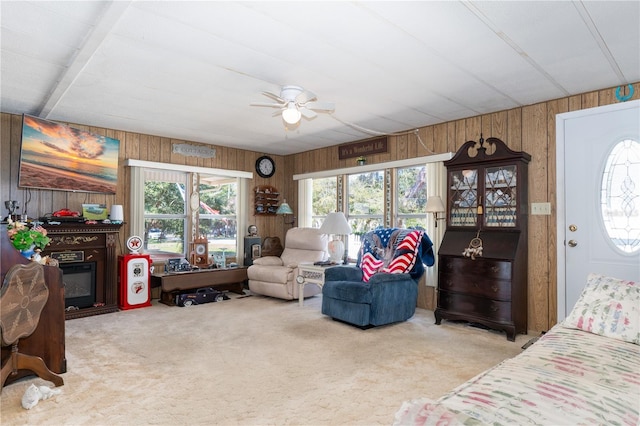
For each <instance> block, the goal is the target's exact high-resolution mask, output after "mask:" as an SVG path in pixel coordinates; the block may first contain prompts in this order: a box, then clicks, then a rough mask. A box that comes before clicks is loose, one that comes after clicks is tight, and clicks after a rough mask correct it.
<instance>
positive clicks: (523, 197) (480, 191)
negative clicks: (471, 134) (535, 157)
mask: <svg viewBox="0 0 640 426" xmlns="http://www.w3.org/2000/svg"><path fill="white" fill-rule="evenodd" d="M530 160H531V156H530V155H529V154H527V153H526V152H516V151H512V150H511V149H509V148H508V147H507V146H506V144H505V143H504V142H502V141H501V140H500V139H497V138H488V139H487V140H486V141H484V140H483V139H482V136H481V137H480V141H479V142H475V141H468V142H466V143H465V144H464V145H463V146H462V147H461V148H460V149H459V150H458V152H457V153H456V155H455V156H454V157H453V158H452V159H451V160H448V161H445V163H444V164H445V166H446V167H447V185H448V186H447V187H448V190H447V230H446V232H445V235H444V238H443V240H442V244H441V245H440V250H439V251H438V259H439V262H440V263H439V273H438V301H437V308H436V310H435V317H436V324H440V323H441V321H442V319H447V320H465V321H468V322H470V323H478V324H481V325H483V326H485V327H488V328H492V329H496V330H504V331H505V332H506V334H507V339H509V340H511V341H514V340H515V335H516V333H524V334H526V333H527V217H528V200H527V194H528V192H527V181H528V163H529V161H530Z"/></svg>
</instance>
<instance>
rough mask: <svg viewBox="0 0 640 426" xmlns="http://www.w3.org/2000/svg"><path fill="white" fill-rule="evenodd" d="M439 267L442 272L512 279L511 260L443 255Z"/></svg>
mask: <svg viewBox="0 0 640 426" xmlns="http://www.w3.org/2000/svg"><path fill="white" fill-rule="evenodd" d="M438 268H439V269H440V271H442V272H455V273H456V274H461V275H477V276H482V277H486V278H495V279H502V280H510V279H511V262H509V261H502V260H495V259H483V258H476V260H471V259H469V258H466V257H449V256H441V257H440V264H439V265H438Z"/></svg>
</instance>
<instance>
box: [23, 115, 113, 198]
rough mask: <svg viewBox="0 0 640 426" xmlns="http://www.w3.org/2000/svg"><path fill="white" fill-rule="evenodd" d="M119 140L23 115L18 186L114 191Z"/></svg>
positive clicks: (111, 192) (110, 192)
mask: <svg viewBox="0 0 640 426" xmlns="http://www.w3.org/2000/svg"><path fill="white" fill-rule="evenodd" d="M119 148H120V141H119V140H117V139H112V138H108V137H106V136H101V135H97V134H94V133H90V132H87V131H84V130H78V129H74V128H71V127H69V126H66V125H64V124H59V123H54V122H51V121H47V120H43V119H41V118H36V117H31V116H28V115H26V114H25V115H24V119H23V124H22V150H21V153H20V173H19V182H18V186H20V187H27V188H44V189H60V190H65V191H85V192H102V193H109V194H115V192H116V184H117V178H118V151H119Z"/></svg>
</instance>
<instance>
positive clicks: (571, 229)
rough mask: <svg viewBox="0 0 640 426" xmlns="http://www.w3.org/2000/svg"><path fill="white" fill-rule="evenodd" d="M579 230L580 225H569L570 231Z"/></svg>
mask: <svg viewBox="0 0 640 426" xmlns="http://www.w3.org/2000/svg"><path fill="white" fill-rule="evenodd" d="M577 230H578V227H577V226H575V225H569V231H571V232H576V231H577Z"/></svg>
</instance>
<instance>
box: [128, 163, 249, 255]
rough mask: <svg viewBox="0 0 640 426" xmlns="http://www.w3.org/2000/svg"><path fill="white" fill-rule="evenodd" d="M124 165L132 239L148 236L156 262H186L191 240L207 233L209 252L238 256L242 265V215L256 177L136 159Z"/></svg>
mask: <svg viewBox="0 0 640 426" xmlns="http://www.w3.org/2000/svg"><path fill="white" fill-rule="evenodd" d="M125 165H126V166H128V167H130V168H131V197H130V199H129V213H130V215H129V223H130V230H131V235H138V236H144V238H143V239H144V250H145V252H147V253H149V254H150V255H151V257H152V259H154V261H156V260H158V261H164V260H165V259H167V258H171V257H187V258H188V257H189V250H191V244H192V240H193V239H194V238H197V237H198V236H200V235H201V234H203V235H206V237H207V239H212V241H209V251H210V253H212V254H214V253H216V252H222V251H223V249H224V253H225V256H227V257H233V255H234V254H235V253H239V256H240V258H238V257H237V256H236V259H235V261H236V262H237V263H239V264H241V263H242V260H243V259H242V253H243V250H242V243H243V241H242V239H240V240H238V238H237V230H238V229H246V228H245V226H246V224H247V218H246V217H244V215H243V214H242V213H241V212H246V211H247V200H246V197H245V196H244V195H245V194H247V191H248V180H249V179H251V178H252V177H253V173H251V172H244V171H240V170H226V169H216V168H211V167H198V166H188V165H182V164H172V163H157V162H153V161H143V160H134V159H128V160H126V162H125ZM200 192H202V194H200ZM192 194H197V196H195V197H192ZM187 201H189V202H187ZM199 201H202V202H201V203H200V202H199ZM192 206H193V207H192ZM196 209H197V210H196ZM125 217H126V216H125ZM201 230H202V231H201ZM212 236H213V237H212Z"/></svg>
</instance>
